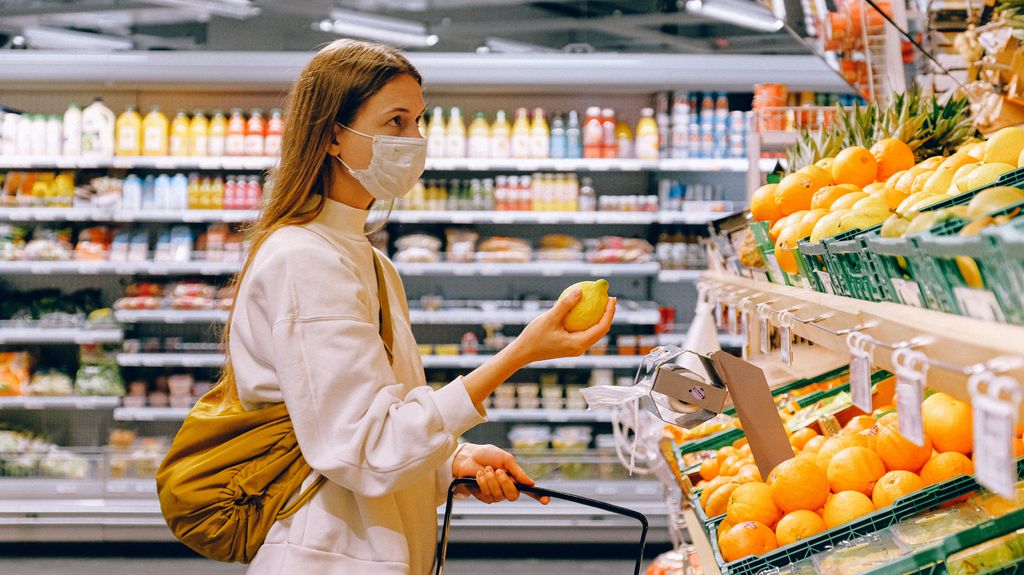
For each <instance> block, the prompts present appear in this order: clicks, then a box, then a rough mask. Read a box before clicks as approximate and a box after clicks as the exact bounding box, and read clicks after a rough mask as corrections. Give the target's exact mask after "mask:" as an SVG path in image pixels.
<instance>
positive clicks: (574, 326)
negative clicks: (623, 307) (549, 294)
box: [558, 279, 608, 331]
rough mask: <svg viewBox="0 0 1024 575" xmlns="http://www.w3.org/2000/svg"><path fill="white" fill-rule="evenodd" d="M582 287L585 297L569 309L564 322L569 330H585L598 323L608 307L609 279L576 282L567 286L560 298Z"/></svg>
mask: <svg viewBox="0 0 1024 575" xmlns="http://www.w3.org/2000/svg"><path fill="white" fill-rule="evenodd" d="M576 288H580V290H581V291H582V292H583V297H581V298H580V301H579V302H577V304H576V305H574V306H573V308H572V309H571V310H570V311H569V314H568V315H566V316H565V320H564V321H563V322H562V323H563V325H565V329H566V330H568V331H583V330H585V329H588V328H590V327H593V326H595V325H597V322H599V321H601V318H602V317H603V316H604V310H605V308H607V307H608V280H603V279H602V280H597V281H585V282H579V283H574V284H572V285H571V286H569V287H567V288H565V291H563V292H562V295H560V296H558V299H562V298H563V297H565V296H566V295H568V294H569V293H570V292H571V291H572V290H574V289H576Z"/></svg>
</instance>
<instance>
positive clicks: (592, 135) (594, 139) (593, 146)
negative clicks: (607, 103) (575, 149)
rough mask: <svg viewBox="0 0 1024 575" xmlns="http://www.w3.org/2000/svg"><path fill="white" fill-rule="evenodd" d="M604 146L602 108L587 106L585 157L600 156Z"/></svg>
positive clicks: (584, 139) (584, 127) (584, 131)
mask: <svg viewBox="0 0 1024 575" xmlns="http://www.w3.org/2000/svg"><path fill="white" fill-rule="evenodd" d="M603 148H604V129H603V128H602V126H601V108H598V107H597V106H591V107H589V108H587V117H586V119H585V120H584V121H583V157H584V158H600V157H601V156H602V155H603V154H602V149H603Z"/></svg>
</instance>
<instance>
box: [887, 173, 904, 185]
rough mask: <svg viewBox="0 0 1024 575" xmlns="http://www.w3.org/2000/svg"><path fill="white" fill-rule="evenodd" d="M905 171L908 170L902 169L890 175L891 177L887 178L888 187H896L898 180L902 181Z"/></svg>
mask: <svg viewBox="0 0 1024 575" xmlns="http://www.w3.org/2000/svg"><path fill="white" fill-rule="evenodd" d="M905 173H907V170H900V171H898V172H896V173H895V174H893V175H891V176H889V179H887V180H885V185H886V187H888V188H895V187H896V182H898V181H900V178H902V177H903V174H905Z"/></svg>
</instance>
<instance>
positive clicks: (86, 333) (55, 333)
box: [0, 325, 124, 345]
mask: <svg viewBox="0 0 1024 575" xmlns="http://www.w3.org/2000/svg"><path fill="white" fill-rule="evenodd" d="M123 339H124V332H123V331H121V330H120V329H116V328H96V329H94V328H88V327H21V326H10V327H8V326H3V325H0V344H41V343H55V344H60V343H73V344H78V345H81V344H89V343H117V342H119V341H122V340H123Z"/></svg>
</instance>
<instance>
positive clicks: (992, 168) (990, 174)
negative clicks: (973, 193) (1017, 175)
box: [956, 164, 1015, 192]
mask: <svg viewBox="0 0 1024 575" xmlns="http://www.w3.org/2000/svg"><path fill="white" fill-rule="evenodd" d="M1014 169H1015V168H1014V167H1013V166H1012V165H1011V164H982V165H980V166H978V167H977V168H975V169H973V170H971V171H970V172H968V173H967V175H965V176H963V177H961V178H960V179H959V180H956V187H957V188H959V189H960V191H961V192H966V191H967V190H973V189H975V188H980V187H981V186H984V185H985V184H991V183H992V182H994V181H996V179H997V178H999V176H1001V175H1003V174H1005V173H1006V172H1009V171H1011V170H1014Z"/></svg>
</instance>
